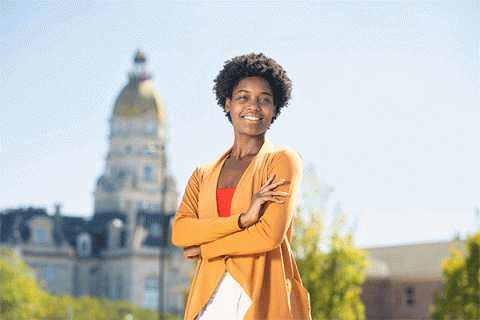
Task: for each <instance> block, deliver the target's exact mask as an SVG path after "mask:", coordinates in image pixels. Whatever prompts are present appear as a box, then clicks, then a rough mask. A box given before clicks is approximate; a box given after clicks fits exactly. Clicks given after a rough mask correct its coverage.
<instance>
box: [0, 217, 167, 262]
mask: <svg viewBox="0 0 480 320" xmlns="http://www.w3.org/2000/svg"><path fill="white" fill-rule="evenodd" d="M35 217H45V218H47V219H50V220H51V221H52V223H53V230H52V231H53V233H54V234H53V238H54V244H55V245H62V244H64V243H66V244H68V245H70V246H72V247H74V248H77V239H78V236H79V235H81V234H82V233H87V234H89V235H90V237H91V240H92V242H91V255H90V256H89V257H90V258H100V257H101V253H102V251H103V250H104V249H106V248H107V245H108V243H107V239H108V231H109V225H110V223H111V222H112V221H113V220H115V219H119V220H121V221H122V222H123V224H124V225H126V224H127V223H128V221H127V217H126V216H125V214H123V213H121V212H102V213H96V214H95V215H93V216H92V217H91V219H89V220H86V219H84V218H81V217H72V216H63V215H60V214H59V215H48V214H47V211H46V210H45V209H44V208H26V209H25V208H18V209H7V210H6V211H4V212H0V243H18V242H21V243H28V241H29V240H30V237H31V231H30V226H29V224H28V222H29V221H30V220H31V219H34V218H35ZM164 217H165V216H163V215H161V214H160V213H158V212H156V213H152V212H142V211H140V212H138V213H137V216H136V221H137V226H139V225H141V226H142V227H143V228H144V230H146V231H147V236H146V237H145V239H144V241H143V242H142V245H143V246H145V247H149V248H156V247H158V246H159V245H160V244H162V243H161V238H162V235H161V234H163V233H165V230H164V228H163V225H164ZM171 217H173V213H171V214H170V215H168V218H171ZM165 221H166V220H165ZM154 224H157V225H158V227H160V229H161V234H155V233H154V232H152V230H153V229H154V228H152V227H153V226H154ZM170 227H171V225H170ZM122 238H123V239H124V240H125V238H126V231H125V230H123V231H122ZM124 240H123V241H122V246H125V245H126V244H125V241H124ZM167 242H168V243H166V244H163V245H167V246H172V243H171V239H170V237H168V241H167Z"/></svg>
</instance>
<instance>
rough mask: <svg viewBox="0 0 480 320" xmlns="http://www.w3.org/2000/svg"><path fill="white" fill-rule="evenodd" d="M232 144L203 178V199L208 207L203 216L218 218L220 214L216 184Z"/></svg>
mask: <svg viewBox="0 0 480 320" xmlns="http://www.w3.org/2000/svg"><path fill="white" fill-rule="evenodd" d="M232 149H233V146H231V147H230V148H228V150H227V151H225V153H224V154H223V155H222V156H221V157H220V158H219V159H218V160H217V161H216V162H215V164H214V165H213V167H212V169H211V171H210V174H208V175H207V176H206V177H205V178H206V179H205V180H206V181H204V183H205V189H204V190H205V194H206V197H205V201H206V203H207V204H208V205H209V207H208V209H207V210H206V211H205V212H206V213H207V214H208V216H205V217H203V218H218V217H219V216H220V215H219V213H218V206H217V185H218V177H219V176H220V171H221V170H222V168H223V164H224V163H225V160H226V159H227V157H228V156H229V155H230V152H232Z"/></svg>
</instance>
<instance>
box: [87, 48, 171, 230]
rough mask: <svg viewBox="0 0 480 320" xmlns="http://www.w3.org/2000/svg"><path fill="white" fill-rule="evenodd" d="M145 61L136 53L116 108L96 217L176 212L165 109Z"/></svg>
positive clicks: (99, 190)
mask: <svg viewBox="0 0 480 320" xmlns="http://www.w3.org/2000/svg"><path fill="white" fill-rule="evenodd" d="M146 61H147V59H146V57H145V54H144V52H143V51H142V50H138V51H137V53H136V55H135V57H134V59H133V62H134V65H133V69H132V70H131V71H130V73H129V74H128V83H127V85H126V86H125V87H124V88H123V90H122V91H121V92H120V94H119V96H118V98H117V100H116V102H115V105H114V107H113V113H112V116H111V118H110V121H109V122H110V135H109V149H108V154H107V157H106V164H105V169H104V172H103V174H102V175H101V176H100V178H99V179H98V180H97V184H96V189H95V192H94V198H95V209H94V210H95V211H94V212H95V214H100V213H108V212H120V213H124V214H126V215H127V216H130V215H132V214H133V215H136V213H137V212H140V211H142V212H144V213H152V214H155V213H156V214H158V213H163V212H175V211H176V205H177V204H176V200H177V192H176V185H175V180H174V178H173V176H172V175H171V174H170V172H169V169H168V163H167V156H166V153H165V143H166V140H167V134H166V126H167V120H166V117H165V109H164V105H163V102H162V99H161V97H160V95H159V94H158V92H157V90H156V89H155V87H154V86H153V84H152V81H151V79H150V75H149V73H148V72H147V70H146V68H145V67H146V66H145V65H146ZM129 218H133V217H129ZM128 220H130V219H128ZM130 222H132V220H130Z"/></svg>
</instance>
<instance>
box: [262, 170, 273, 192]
mask: <svg viewBox="0 0 480 320" xmlns="http://www.w3.org/2000/svg"><path fill="white" fill-rule="evenodd" d="M273 179H275V173H274V174H272V175H271V176H270V178H268V179H267V181H265V183H264V184H263V185H262V186H261V187H260V190H262V189H263V188H265V187H267V186H268V185H269V184H270V183H272V181H273Z"/></svg>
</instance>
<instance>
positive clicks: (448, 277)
mask: <svg viewBox="0 0 480 320" xmlns="http://www.w3.org/2000/svg"><path fill="white" fill-rule="evenodd" d="M466 251H467V256H466V257H464V256H463V255H462V253H461V252H460V250H458V249H457V248H456V247H455V246H452V247H451V252H452V255H451V257H450V258H449V259H448V260H446V261H445V262H444V263H443V265H442V270H443V279H444V282H445V286H444V289H443V291H442V292H441V293H440V294H435V297H434V301H435V305H434V307H433V309H432V310H431V317H432V319H434V320H466V319H480V231H479V232H477V233H476V234H474V235H473V236H468V237H467V240H466Z"/></svg>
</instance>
